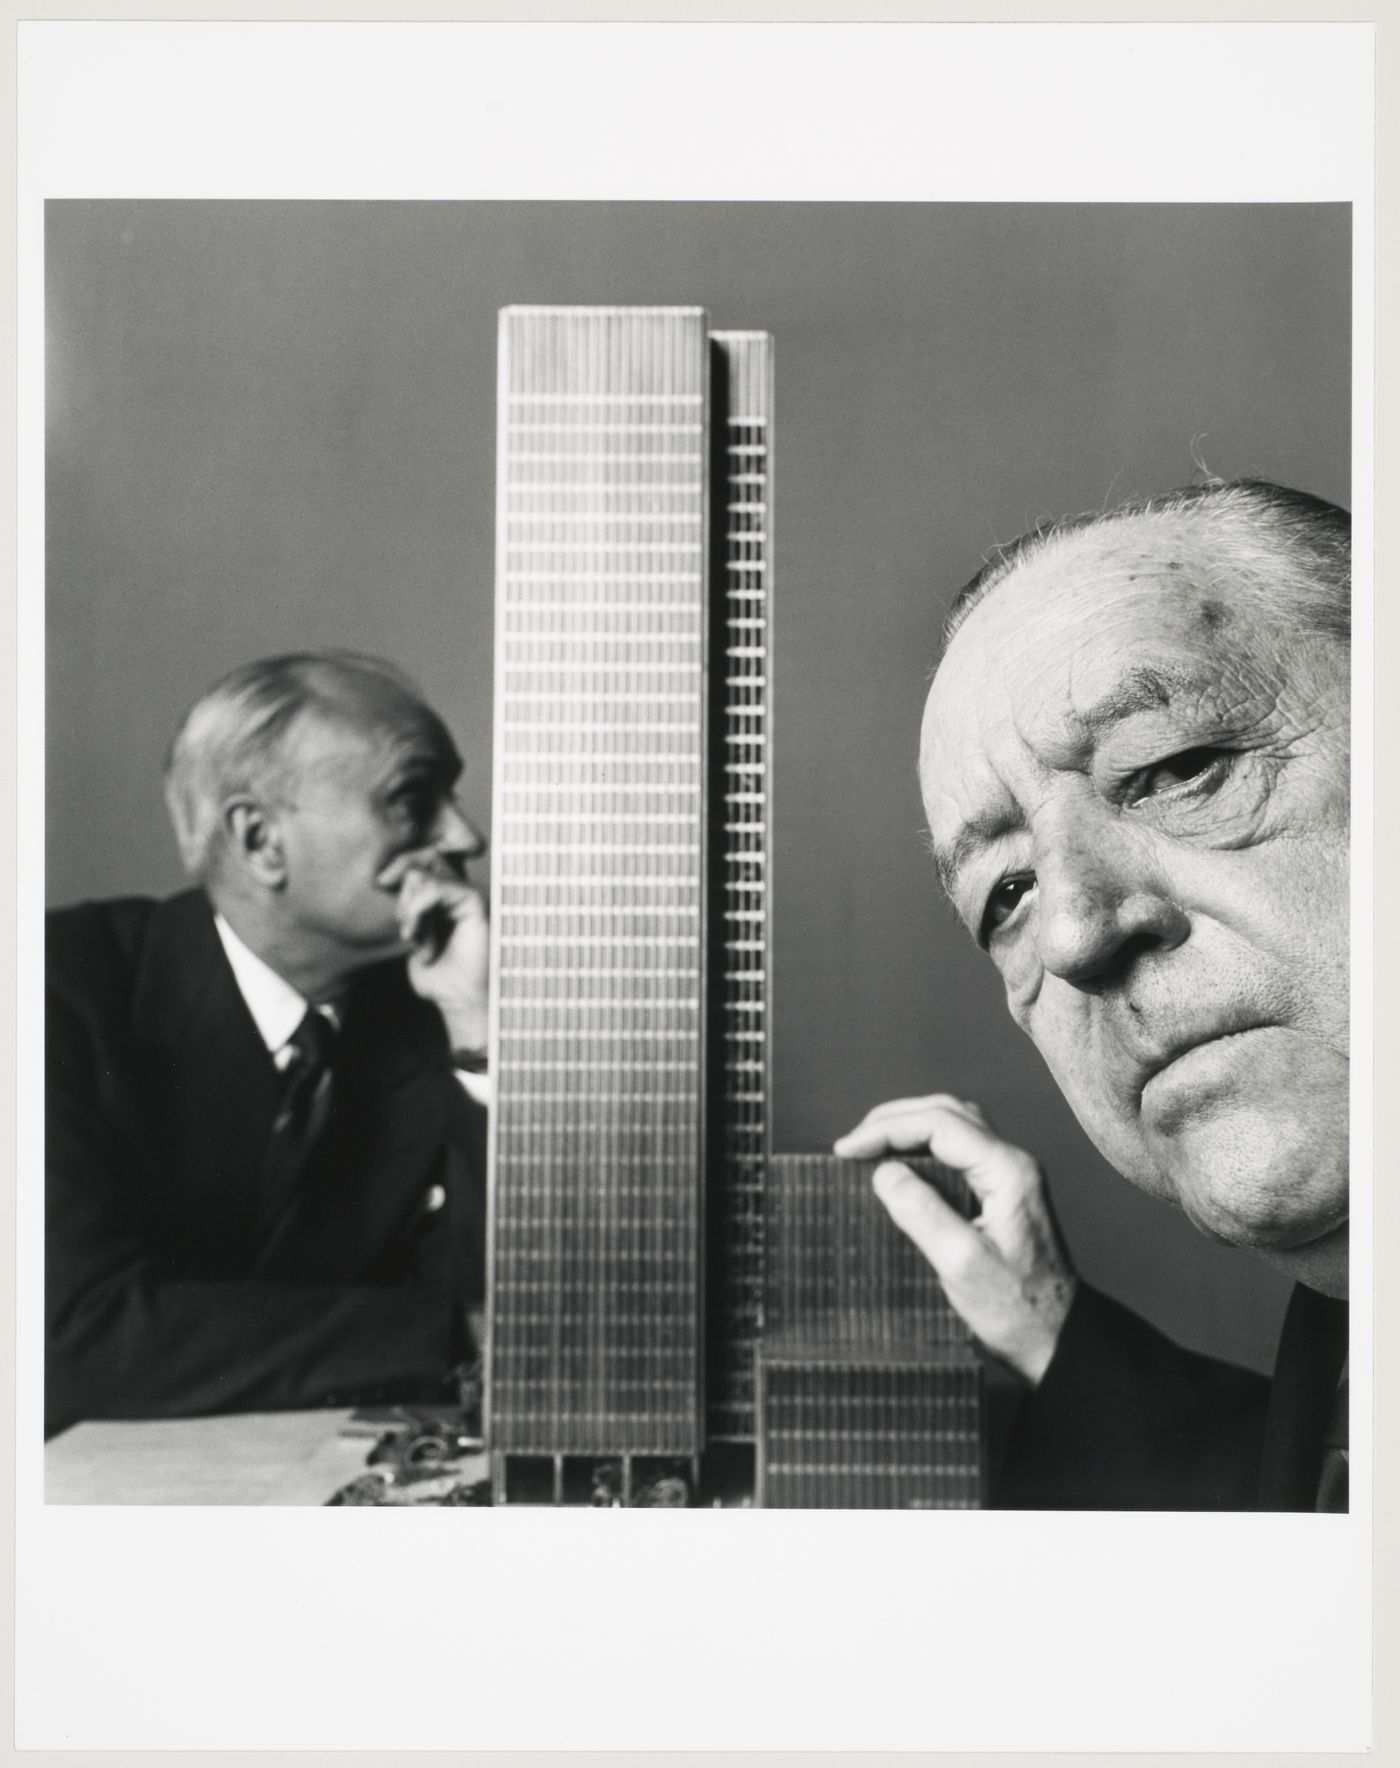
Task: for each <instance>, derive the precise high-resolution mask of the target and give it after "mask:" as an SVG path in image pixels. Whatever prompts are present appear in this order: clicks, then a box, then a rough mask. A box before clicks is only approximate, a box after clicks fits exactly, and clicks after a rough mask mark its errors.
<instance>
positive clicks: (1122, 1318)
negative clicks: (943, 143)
mask: <svg viewBox="0 0 1400 1768" xmlns="http://www.w3.org/2000/svg"><path fill="white" fill-rule="evenodd" d="M46 244H47V269H48V317H49V327H50V329H49V380H48V393H49V451H50V452H49V466H48V503H47V509H48V540H49V551H48V572H47V592H48V620H49V650H48V656H49V677H48V688H49V702H48V703H49V731H50V751H49V810H48V830H49V834H48V839H49V872H48V876H49V888H50V899H51V902H52V903H53V904H54V913H53V915H52V917H51V919H50V921H49V925H48V933H47V941H48V943H47V967H48V974H49V981H50V988H51V994H50V1005H49V1013H48V1039H49V1052H50V1054H49V1060H50V1063H51V1067H50V1083H49V1084H50V1095H49V1120H48V1121H49V1134H48V1148H49V1165H48V1173H49V1177H48V1185H49V1203H48V1211H49V1213H48V1223H47V1257H48V1264H47V1309H48V1312H47V1320H48V1361H47V1372H46V1389H45V1392H46V1401H45V1419H46V1430H47V1431H48V1432H49V1433H52V1443H51V1447H50V1449H49V1452H48V1453H49V1466H50V1489H49V1496H50V1498H51V1500H55V1501H78V1502H87V1503H91V1502H103V1501H106V1502H142V1503H150V1502H173V1503H178V1502H190V1503H195V1502H221V1503H238V1502H243V1503H258V1502H312V1501H317V1502H332V1503H379V1504H407V1503H423V1502H426V1503H438V1504H442V1503H449V1504H468V1503H470V1504H477V1503H498V1504H499V1503H505V1504H509V1503H536V1504H538V1503H544V1504H560V1503H563V1504H570V1503H578V1504H593V1505H629V1504H639V1505H655V1504H661V1505H690V1504H703V1505H716V1506H720V1507H723V1506H726V1505H730V1504H740V1505H744V1504H758V1505H763V1506H804V1507H817V1508H820V1507H827V1506H848V1507H849V1506H855V1507H861V1506H872V1507H886V1508H890V1507H894V1508H908V1507H915V1508H947V1507H969V1506H978V1505H984V1504H989V1505H993V1506H1003V1507H1013V1508H1047V1509H1056V1508H1065V1507H1070V1508H1103V1509H1154V1508H1160V1509H1171V1510H1177V1509H1216V1510H1220V1509H1227V1510H1228V1509H1252V1508H1255V1507H1257V1506H1259V1505H1261V1504H1262V1505H1264V1506H1266V1507H1269V1508H1289V1509H1314V1508H1324V1509H1326V1508H1338V1507H1343V1506H1345V1503H1346V1443H1347V1438H1346V1382H1345V1367H1346V1310H1345V1303H1344V1300H1342V1299H1339V1298H1344V1297H1345V1294H1346V1278H1347V1259H1346V1231H1347V1219H1348V1206H1347V1134H1346V1120H1347V1034H1348V987H1347V936H1346V935H1347V909H1348V870H1347V827H1348V815H1347V808H1348V787H1349V742H1348V730H1349V722H1348V683H1349V668H1348V651H1347V639H1348V631H1349V584H1350V578H1349V539H1350V526H1349V518H1348V516H1347V514H1346V506H1347V503H1348V474H1349V422H1350V322H1349V315H1350V300H1351V278H1350V215H1349V212H1348V210H1347V208H1346V207H1345V206H1341V205H1296V206H1289V205H1284V206H1275V207H1270V208H1264V207H1260V206H1248V205H1246V206H1234V205H1228V206H1227V205H1183V206H1177V207H1167V206H1164V205H1141V206H1116V205H1114V206H1091V205H1084V206H1070V205H1064V206H1061V205H1042V206H1036V207H1031V206H1017V205H995V206H993V205H976V204H974V205H940V204H933V205H905V204H893V205H875V206H855V205H831V206H827V205H803V206H798V205H773V204H756V205H747V206H745V207H742V208H741V207H739V206H737V205H726V204H702V205H686V204H676V205H652V204H643V205H622V204H617V205H609V204H581V205H558V204H492V205H485V204H405V205H386V204H364V205H360V204H335V205H329V204H315V203H310V204H301V203H285V204H284V203H270V204H241V203H181V202H175V203H171V202H165V203H154V202H144V203H143V202H137V203H123V202H95V203H84V202H55V203H52V204H50V206H49V208H48V212H47V217H46ZM930 683H931V684H932V685H930ZM921 796H922V808H921V804H920V797H921ZM167 813H168V817H169V823H168V824H167V821H166V816H167ZM182 874H183V876H182ZM182 886H183V888H182ZM979 948H980V949H979ZM1076 1120H1077V1121H1076ZM906 1156H915V1157H919V1158H922V1159H923V1160H924V1161H925V1163H926V1164H925V1166H924V1169H923V1171H922V1172H917V1171H911V1170H910V1167H909V1163H908V1161H907V1160H906V1159H905V1158H904V1157H906ZM1140 1193H1145V1194H1146V1198H1145V1199H1144V1197H1143V1196H1142V1195H1139V1194H1140ZM1295 1285H1296V1287H1294V1286H1295ZM1290 1297H1291V1299H1290ZM1283 1321H1286V1322H1287V1324H1286V1328H1284V1332H1285V1343H1284V1346H1283V1349H1282V1351H1281V1352H1279V1353H1278V1354H1279V1357H1280V1361H1279V1364H1278V1367H1277V1371H1276V1378H1275V1381H1274V1385H1273V1388H1272V1390H1271V1388H1270V1385H1269V1381H1268V1379H1267V1374H1268V1371H1269V1368H1270V1366H1271V1364H1272V1363H1273V1361H1274V1358H1275V1346H1276V1341H1278V1340H1279V1338H1280V1331H1281V1322H1283Z"/></svg>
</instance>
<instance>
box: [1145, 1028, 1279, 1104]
mask: <svg viewBox="0 0 1400 1768" xmlns="http://www.w3.org/2000/svg"><path fill="white" fill-rule="evenodd" d="M1268 1029H1269V1026H1268V1023H1267V1022H1266V1021H1264V1020H1259V1021H1257V1022H1255V1023H1252V1024H1249V1025H1232V1026H1230V1027H1229V1028H1228V1029H1226V1030H1221V1031H1206V1032H1201V1033H1199V1034H1198V1035H1195V1036H1192V1037H1186V1038H1181V1039H1179V1040H1177V1041H1176V1042H1174V1043H1173V1044H1172V1045H1171V1046H1170V1047H1169V1048H1168V1049H1167V1050H1166V1051H1164V1052H1163V1053H1162V1054H1161V1055H1160V1056H1157V1057H1154V1058H1152V1060H1151V1061H1150V1062H1149V1063H1148V1065H1147V1067H1146V1068H1145V1069H1144V1071H1143V1076H1142V1081H1141V1084H1140V1085H1139V1087H1138V1097H1139V1099H1140V1098H1141V1097H1142V1095H1143V1093H1145V1092H1146V1091H1147V1089H1148V1087H1149V1086H1151V1084H1152V1082H1153V1081H1154V1080H1156V1079H1157V1077H1158V1075H1160V1074H1164V1073H1165V1072H1166V1070H1167V1069H1169V1068H1171V1067H1173V1066H1174V1065H1175V1064H1176V1063H1177V1062H1179V1061H1180V1060H1181V1059H1182V1057H1183V1056H1189V1055H1191V1054H1192V1053H1193V1052H1194V1051H1196V1050H1204V1049H1207V1048H1209V1047H1210V1046H1212V1045H1217V1044H1228V1043H1234V1042H1237V1041H1238V1040H1239V1039H1240V1038H1244V1037H1248V1036H1249V1034H1250V1033H1251V1032H1255V1031H1266V1030H1268Z"/></svg>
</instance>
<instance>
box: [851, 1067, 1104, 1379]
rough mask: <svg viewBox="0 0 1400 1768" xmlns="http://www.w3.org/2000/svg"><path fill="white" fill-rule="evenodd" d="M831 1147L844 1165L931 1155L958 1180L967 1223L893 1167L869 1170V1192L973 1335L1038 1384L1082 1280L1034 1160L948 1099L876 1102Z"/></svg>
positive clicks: (976, 1113) (974, 1109)
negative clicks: (969, 1197)
mask: <svg viewBox="0 0 1400 1768" xmlns="http://www.w3.org/2000/svg"><path fill="white" fill-rule="evenodd" d="M835 1151H836V1153H837V1154H839V1155H842V1156H843V1157H844V1158H846V1159H848V1160H869V1159H873V1158H876V1157H878V1156H879V1155H881V1154H888V1153H911V1152H918V1153H920V1154H922V1153H925V1152H928V1153H931V1154H932V1155H934V1157H935V1158H936V1159H938V1160H941V1161H942V1162H943V1163H944V1165H945V1166H951V1167H955V1168H956V1169H957V1170H958V1171H959V1172H961V1173H962V1174H963V1176H964V1177H965V1178H966V1179H967V1181H968V1183H969V1185H971V1187H972V1190H973V1192H974V1194H975V1195H976V1196H977V1197H979V1198H980V1199H981V1202H982V1211H981V1214H980V1215H979V1216H978V1217H977V1218H976V1220H975V1221H972V1222H966V1221H964V1220H963V1218H962V1217H961V1216H960V1215H959V1214H958V1213H957V1211H956V1210H955V1209H953V1208H952V1207H951V1205H949V1204H947V1203H945V1202H944V1201H943V1199H942V1198H941V1197H940V1196H939V1195H938V1193H937V1192H936V1191H935V1190H934V1189H933V1187H932V1186H931V1185H927V1184H925V1183H924V1181H923V1180H922V1179H921V1178H919V1177H918V1175H917V1174H916V1173H912V1172H911V1171H910V1170H909V1168H908V1167H907V1166H903V1165H901V1164H900V1163H899V1162H898V1161H894V1160H887V1161H884V1162H882V1164H881V1165H880V1166H878V1167H877V1168H876V1169H875V1180H874V1183H875V1191H876V1194H877V1196H878V1197H879V1199H880V1201H881V1202H882V1203H883V1204H884V1206H885V1208H886V1209H887V1210H888V1211H889V1213H890V1216H891V1218H892V1219H893V1221H894V1222H895V1223H896V1225H897V1226H898V1227H900V1228H902V1229H903V1231H904V1232H905V1233H906V1234H907V1235H908V1236H909V1238H910V1239H911V1240H912V1241H913V1242H914V1244H915V1245H916V1246H917V1247H918V1248H919V1250H920V1252H922V1253H923V1255H924V1257H925V1258H926V1259H927V1260H928V1262H929V1263H930V1264H931V1265H932V1266H933V1268H934V1270H935V1271H936V1272H937V1273H938V1275H939V1277H940V1279H941V1280H942V1283H943V1288H944V1291H945V1293H946V1294H947V1297H948V1300H949V1301H950V1302H951V1303H952V1304H953V1306H954V1307H955V1308H956V1309H957V1311H958V1313H959V1314H960V1315H961V1316H962V1318H963V1319H964V1320H965V1321H966V1323H967V1325H968V1327H969V1329H970V1330H971V1331H972V1333H973V1334H974V1336H975V1337H977V1338H978V1339H980V1340H981V1342H982V1343H983V1344H984V1345H985V1346H986V1347H987V1349H988V1350H989V1351H992V1352H993V1353H994V1354H995V1355H996V1356H998V1357H1001V1358H1002V1359H1003V1360H1004V1361H1005V1362H1007V1363H1009V1364H1010V1365H1011V1367H1012V1368H1013V1369H1016V1370H1019V1371H1020V1373H1021V1374H1022V1375H1024V1376H1025V1378H1026V1379H1027V1380H1028V1381H1029V1382H1031V1383H1032V1385H1034V1384H1035V1383H1036V1382H1038V1381H1039V1380H1040V1378H1041V1376H1043V1375H1044V1373H1045V1371H1046V1369H1047V1368H1048V1367H1049V1365H1050V1359H1051V1357H1052V1356H1053V1355H1054V1351H1055V1345H1056V1342H1057V1340H1058V1339H1059V1336H1060V1328H1061V1327H1062V1326H1063V1325H1064V1323H1065V1317H1066V1315H1067V1314H1068V1313H1069V1309H1070V1303H1071V1302H1072V1301H1073V1300H1074V1292H1075V1289H1076V1287H1077V1285H1078V1279H1077V1278H1076V1277H1075V1274H1074V1269H1073V1267H1072V1266H1071V1264H1070V1262H1069V1256H1068V1254H1067V1253H1066V1252H1065V1248H1064V1243H1063V1242H1062V1240H1061V1239H1060V1235H1059V1231H1058V1229H1057V1228H1056V1226H1055V1219H1054V1217H1053V1215H1052V1214H1051V1211H1050V1200H1049V1197H1048V1196H1047V1195H1046V1191H1045V1181H1044V1179H1043V1178H1042V1176H1041V1171H1040V1167H1039V1166H1038V1165H1037V1163H1036V1162H1035V1161H1034V1160H1033V1159H1032V1158H1031V1156H1030V1155H1029V1154H1027V1153H1026V1152H1025V1151H1024V1149H1021V1148H1013V1147H1012V1146H1011V1144H1010V1143H1009V1142H1003V1141H1002V1140H1001V1138H1000V1137H999V1136H998V1135H997V1134H996V1133H995V1132H994V1131H993V1130H992V1129H991V1128H990V1126H989V1125H988V1123H987V1120H986V1118H985V1117H984V1116H983V1115H982V1111H981V1109H980V1107H979V1106H976V1105H970V1104H968V1103H967V1101H966V1100H963V1099H954V1098H952V1097H951V1096H950V1095H949V1094H947V1093H933V1094H931V1095H930V1096H929V1097H928V1098H926V1099H894V1100H892V1101H891V1102H890V1103H889V1104H887V1105H877V1106H876V1107H875V1109H874V1110H873V1111H872V1112H870V1113H869V1114H868V1115H867V1116H866V1117H865V1118H864V1119H863V1121H862V1122H861V1123H859V1124H858V1125H857V1126H856V1128H855V1129H853V1130H851V1131H850V1132H849V1133H848V1134H847V1135H844V1136H842V1137H841V1139H840V1140H839V1141H838V1142H837V1143H836V1150H835Z"/></svg>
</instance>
